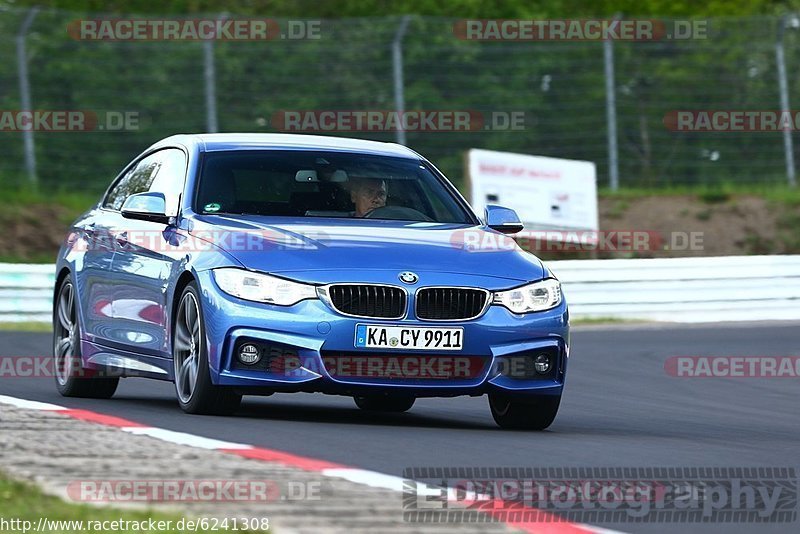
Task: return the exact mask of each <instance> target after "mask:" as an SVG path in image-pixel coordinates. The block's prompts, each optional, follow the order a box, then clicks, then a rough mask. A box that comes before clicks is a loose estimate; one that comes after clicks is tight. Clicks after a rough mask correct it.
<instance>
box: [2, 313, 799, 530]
mask: <svg viewBox="0 0 800 534" xmlns="http://www.w3.org/2000/svg"><path fill="white" fill-rule="evenodd" d="M572 344H573V345H572V354H571V357H570V364H569V371H568V377H567V387H566V391H565V396H564V399H563V402H562V406H561V410H560V412H559V416H558V418H557V419H556V422H555V423H554V424H553V426H552V427H551V428H550V429H549V430H548V431H545V432H509V431H503V430H500V429H498V428H497V427H496V426H495V423H494V421H493V420H492V418H491V415H490V414H489V409H488V406H487V402H486V399H485V398H468V397H459V398H452V399H422V400H419V401H417V404H416V405H415V407H414V408H413V409H412V410H411V411H410V412H409V413H406V414H400V415H380V416H376V415H371V414H368V413H364V412H361V411H359V410H358V409H357V408H356V407H355V405H354V404H353V402H352V400H351V399H348V398H344V397H332V396H324V395H317V394H315V395H311V394H283V395H273V396H272V397H265V398H259V397H245V401H244V403H243V405H242V409H241V410H240V411H239V412H238V414H237V415H236V416H234V417H229V418H224V417H204V416H188V415H185V414H183V413H182V412H181V411H180V409H179V408H178V406H177V404H176V401H175V396H174V391H173V387H172V384H170V383H166V382H157V381H148V380H144V379H127V380H123V382H122V383H121V385H120V388H119V389H118V391H117V394H116V395H115V396H114V398H113V399H111V400H107V401H94V400H85V399H67V398H63V397H61V396H59V395H58V393H57V392H56V390H55V387H54V385H53V379H52V378H18V377H2V378H0V394H2V395H9V396H14V397H20V398H24V399H30V400H36V401H42V402H49V403H54V404H59V405H62V406H67V407H70V408H84V409H89V410H94V411H97V412H101V413H105V414H111V415H116V416H118V417H123V418H125V419H129V420H133V421H137V422H141V423H145V424H149V425H153V426H158V427H161V428H168V429H171V430H176V431H181V432H189V433H193V434H197V435H201V436H205V437H210V438H217V439H222V440H227V441H237V442H243V443H249V444H252V445H256V446H260V447H266V448H270V449H279V450H284V451H290V452H292V453H294V454H298V455H304V456H310V457H314V458H319V459H324V460H330V461H333V462H337V463H341V464H346V465H350V466H353V467H359V468H363V469H370V470H374V471H379V472H382V473H388V474H392V475H397V476H403V470H404V469H405V468H409V467H641V468H645V467H744V466H747V467H751V466H752V467H759V466H769V467H794V468H797V467H799V466H800V454H798V453H800V401H799V398H800V388H799V387H798V379H797V378H691V379H688V378H675V377H672V376H669V375H668V374H667V373H666V372H665V370H664V363H665V360H666V359H667V358H669V357H670V356H800V324H798V323H749V324H721V325H694V326H686V325H680V326H661V325H640V326H638V325H637V326H628V325H626V326H619V327H582V328H581V327H579V328H575V329H574V330H573V339H572ZM49 346H50V336H49V335H47V334H41V333H17V332H0V356H43V355H47V354H49ZM0 410H2V408H1V407H0ZM795 499H796V496H795ZM795 505H796V503H795ZM594 524H596V525H599V526H606V527H608V528H616V529H620V530H624V531H627V532H703V533H705V532H708V533H711V532H715V533H716V532H719V533H722V532H797V531H800V523H797V522H795V523H789V524H786V523H782V524H780V523H767V524H764V523H741V522H735V523H720V524H702V523H685V522H675V521H665V522H664V521H662V522H650V523H626V524H620V523H598V522H596V521H595V522H594ZM455 530H457V525H454V531H455Z"/></svg>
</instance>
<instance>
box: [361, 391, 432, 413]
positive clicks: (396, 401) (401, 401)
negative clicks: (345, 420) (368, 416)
mask: <svg viewBox="0 0 800 534" xmlns="http://www.w3.org/2000/svg"><path fill="white" fill-rule="evenodd" d="M353 400H354V401H356V406H358V407H359V408H361V409H362V410H365V411H368V412H394V413H402V412H407V411H408V410H410V409H411V407H412V406H414V401H416V399H415V398H414V397H407V396H404V395H403V396H401V395H368V396H365V397H353Z"/></svg>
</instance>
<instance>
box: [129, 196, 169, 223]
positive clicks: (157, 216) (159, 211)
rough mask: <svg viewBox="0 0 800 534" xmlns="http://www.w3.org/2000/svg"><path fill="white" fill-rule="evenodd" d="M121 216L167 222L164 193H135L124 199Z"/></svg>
mask: <svg viewBox="0 0 800 534" xmlns="http://www.w3.org/2000/svg"><path fill="white" fill-rule="evenodd" d="M122 216H123V217H125V218H126V219H139V220H142V221H151V222H157V223H164V224H168V223H169V220H170V217H169V215H167V199H166V198H165V197H164V193H155V192H147V193H136V194H135V195H131V196H129V197H128V198H126V199H125V203H124V204H123V205H122Z"/></svg>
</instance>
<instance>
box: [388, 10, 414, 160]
mask: <svg viewBox="0 0 800 534" xmlns="http://www.w3.org/2000/svg"><path fill="white" fill-rule="evenodd" d="M410 18H411V17H410V16H409V15H404V16H403V18H402V19H400V26H398V27H397V31H396V32H395V34H394V39H393V40H392V70H393V74H394V76H393V77H394V107H395V111H397V114H398V116H399V117H400V120H399V121H398V126H397V131H396V137H397V142H398V143H399V144H401V145H405V144H406V131H405V129H404V128H403V114H404V113H405V111H406V101H405V95H404V93H403V37H405V35H406V30H407V29H408V21H409V19H410Z"/></svg>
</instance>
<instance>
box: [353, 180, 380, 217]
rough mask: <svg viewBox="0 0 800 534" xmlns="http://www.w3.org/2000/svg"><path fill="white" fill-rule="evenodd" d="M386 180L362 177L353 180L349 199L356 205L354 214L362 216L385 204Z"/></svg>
mask: <svg viewBox="0 0 800 534" xmlns="http://www.w3.org/2000/svg"><path fill="white" fill-rule="evenodd" d="M387 194H388V190H387V188H386V180H381V179H379V178H364V179H360V180H357V181H355V183H353V185H352V188H351V189H350V200H352V201H353V204H355V206H356V210H355V216H356V217H363V216H364V215H366V214H367V213H369V212H370V211H372V210H374V209H376V208H382V207H384V206H385V205H386V195H387Z"/></svg>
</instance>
